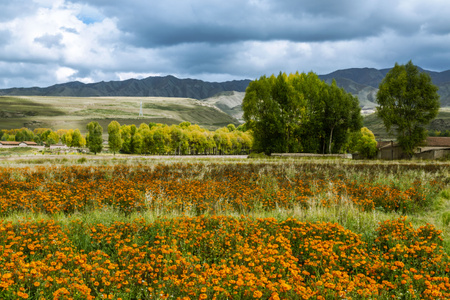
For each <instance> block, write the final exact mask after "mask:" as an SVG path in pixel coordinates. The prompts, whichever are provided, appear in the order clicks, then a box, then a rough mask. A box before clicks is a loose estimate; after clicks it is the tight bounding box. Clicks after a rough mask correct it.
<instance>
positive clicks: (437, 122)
mask: <svg viewBox="0 0 450 300" xmlns="http://www.w3.org/2000/svg"><path fill="white" fill-rule="evenodd" d="M363 124H364V126H365V127H367V128H369V129H370V130H371V131H372V132H373V133H374V134H375V137H376V138H377V139H391V138H393V137H391V136H389V135H388V134H387V133H386V129H385V127H384V125H383V121H382V120H381V119H379V118H378V117H377V116H376V115H375V114H371V115H367V116H365V117H364V120H363ZM426 128H427V129H428V130H433V131H446V130H450V108H442V109H441V110H440V111H439V113H438V115H437V117H436V118H435V119H434V120H433V121H431V123H430V124H429V125H428V126H426Z"/></svg>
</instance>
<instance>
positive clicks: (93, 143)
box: [86, 121, 103, 154]
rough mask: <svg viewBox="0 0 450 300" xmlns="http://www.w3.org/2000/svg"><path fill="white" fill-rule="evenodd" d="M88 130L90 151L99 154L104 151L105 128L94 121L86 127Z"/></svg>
mask: <svg viewBox="0 0 450 300" xmlns="http://www.w3.org/2000/svg"><path fill="white" fill-rule="evenodd" d="M86 128H87V130H88V137H87V144H88V147H89V151H91V152H94V154H97V153H98V152H100V151H102V149H103V138H102V134H103V128H102V126H100V124H98V122H95V121H92V122H90V123H89V124H87V126H86Z"/></svg>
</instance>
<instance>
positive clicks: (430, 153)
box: [377, 137, 450, 160]
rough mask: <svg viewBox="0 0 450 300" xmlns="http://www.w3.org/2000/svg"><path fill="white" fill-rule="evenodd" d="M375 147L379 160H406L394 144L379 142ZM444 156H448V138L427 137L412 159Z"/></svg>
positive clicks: (449, 141) (449, 143) (396, 144)
mask: <svg viewBox="0 0 450 300" xmlns="http://www.w3.org/2000/svg"><path fill="white" fill-rule="evenodd" d="M377 147H378V156H377V158H379V159H390V160H392V159H404V158H408V156H407V155H405V153H403V151H402V149H401V148H400V146H399V145H398V143H396V142H393V141H390V142H379V143H378V146H377ZM446 156H450V137H428V138H427V139H426V140H425V143H424V146H419V147H418V148H417V149H416V151H415V153H414V155H413V157H414V158H420V159H438V158H444V157H446Z"/></svg>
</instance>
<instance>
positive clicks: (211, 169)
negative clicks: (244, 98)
mask: <svg viewBox="0 0 450 300" xmlns="http://www.w3.org/2000/svg"><path fill="white" fill-rule="evenodd" d="M442 168H448V167H446V166H439V165H421V166H418V165H404V166H396V167H395V168H393V167H392V166H388V165H386V166H377V167H374V166H373V165H364V164H355V165H336V164H313V163H298V164H295V163H276V164H275V163H269V162H267V163H226V164H219V163H217V164H215V163H170V164H165V163H160V164H151V165H143V164H140V165H124V164H122V165H111V166H84V165H81V166H80V165H54V166H33V167H3V168H0V213H1V215H2V216H3V217H9V216H11V215H14V214H17V213H19V214H20V213H21V214H27V213H29V214H30V215H32V214H33V213H42V214H47V215H48V216H50V218H48V219H45V220H40V221H36V220H32V219H27V218H25V219H22V220H19V221H0V277H1V278H2V280H1V283H0V299H447V298H450V282H449V272H450V259H449V256H448V254H447V253H445V252H444V251H443V247H442V244H443V241H442V237H441V232H440V231H439V230H437V229H436V228H434V227H433V226H432V225H429V224H427V225H424V226H422V227H420V228H413V226H412V225H411V224H410V222H409V221H408V219H407V218H406V217H401V218H398V219H394V220H389V221H386V222H383V223H380V224H379V226H378V228H377V229H376V231H374V232H375V233H374V235H373V236H371V237H370V239H367V238H365V239H363V238H362V237H361V236H360V235H358V234H355V233H353V232H351V231H350V230H348V229H345V228H344V227H342V226H340V225H338V224H334V223H324V222H322V223H314V222H300V221H298V220H296V219H292V218H290V219H286V220H276V219H273V218H261V219H254V218H250V217H245V214H246V212H249V211H253V210H258V209H259V210H263V211H270V210H272V209H274V208H276V207H283V208H290V207H293V206H300V207H305V208H307V207H308V206H309V205H310V201H317V199H319V201H320V205H323V206H325V207H326V206H328V205H332V204H333V203H339V201H341V199H342V198H346V199H349V201H352V202H353V203H354V204H355V207H358V208H359V209H361V210H373V209H375V208H382V209H383V210H393V211H398V212H403V213H409V212H414V211H417V210H420V209H424V208H425V207H427V206H429V205H430V204H431V203H432V201H433V199H434V197H435V196H436V195H437V193H438V192H439V191H440V190H441V189H442V188H443V187H444V186H446V185H447V184H448V182H447V180H448V178H446V177H445V176H444V175H445V174H446V172H442V170H441V169H442ZM415 169H417V170H415ZM411 170H412V171H417V172H416V173H411V174H413V175H411V174H410V173H408V172H409V171H411ZM375 172H384V173H383V174H384V176H378V178H379V179H374V178H375V177H374V174H375ZM419 173H420V174H421V176H422V177H421V180H418V179H417V174H419ZM426 174H433V176H427V175H426ZM436 174H444V175H442V177H441V175H436ZM399 176H400V177H403V178H402V180H394V178H397V177H399ZM382 179H384V180H382ZM313 199H316V200H313ZM106 207H109V208H111V207H112V208H116V209H117V210H118V211H120V213H121V214H123V215H125V216H126V215H129V214H131V213H136V212H140V211H146V210H156V211H158V212H160V213H161V214H162V217H161V218H159V219H157V220H156V221H152V222H148V221H145V220H144V219H135V220H133V221H127V222H119V221H117V222H110V225H106V224H102V223H92V222H89V221H88V220H85V219H84V218H80V217H77V216H80V215H83V214H89V213H90V212H92V211H98V210H102V209H104V208H106ZM174 210H175V211H178V212H180V214H181V215H180V216H179V217H177V218H171V219H170V218H165V217H164V213H165V212H167V213H168V212H170V211H174ZM224 211H235V212H237V213H240V214H242V216H241V217H230V216H223V215H221V212H224ZM183 213H186V215H185V216H183ZM55 214H59V215H61V214H64V215H67V216H72V218H70V219H69V220H70V221H68V222H58V221H55V220H54V219H52V218H51V216H53V215H55ZM204 214H206V216H205V215H204Z"/></svg>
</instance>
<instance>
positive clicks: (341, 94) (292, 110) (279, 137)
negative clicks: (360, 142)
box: [242, 72, 362, 154]
mask: <svg viewBox="0 0 450 300" xmlns="http://www.w3.org/2000/svg"><path fill="white" fill-rule="evenodd" d="M242 108H243V110H244V119H245V121H246V122H247V125H248V126H249V128H251V129H252V130H253V132H254V138H255V145H254V148H255V150H256V151H260V152H265V153H268V154H269V153H274V152H284V153H292V152H309V153H323V154H324V153H337V152H343V151H346V150H348V144H349V135H350V133H351V132H359V131H360V128H361V127H362V117H361V114H360V111H361V109H360V107H359V101H358V98H356V97H354V96H353V95H352V94H350V93H346V92H345V91H344V90H343V89H342V88H339V87H337V85H336V82H335V81H333V82H332V84H331V85H328V84H326V83H325V82H324V81H322V80H320V79H319V77H318V76H317V75H316V74H314V73H312V72H310V73H308V74H305V73H301V74H299V73H296V74H289V75H286V74H285V73H280V74H279V75H278V76H277V77H275V76H274V75H272V76H270V77H266V76H262V77H261V78H260V79H259V80H255V81H252V82H251V83H250V85H249V86H248V88H247V90H246V94H245V97H244V100H243V104H242Z"/></svg>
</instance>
